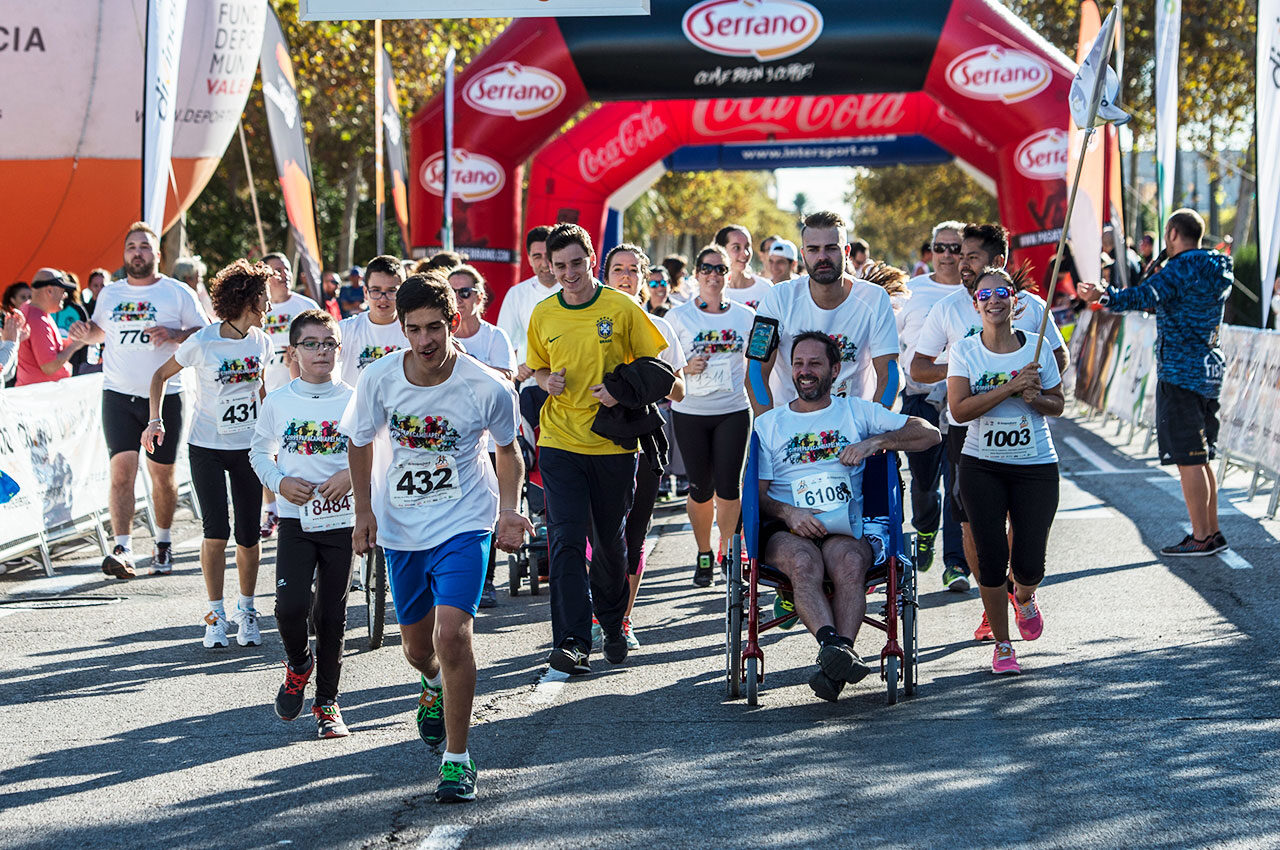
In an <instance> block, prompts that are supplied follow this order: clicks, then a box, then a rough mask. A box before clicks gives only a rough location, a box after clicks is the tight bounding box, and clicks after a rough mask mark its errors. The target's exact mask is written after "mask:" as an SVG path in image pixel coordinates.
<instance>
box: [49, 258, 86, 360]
mask: <svg viewBox="0 0 1280 850" xmlns="http://www.w3.org/2000/svg"><path fill="white" fill-rule="evenodd" d="M62 275H63V281H64V283H63V287H64V288H65V289H66V290H67V300H66V301H65V302H63V305H62V309H61V310H59V311H58V312H56V313H53V314H51V316H50V318H52V319H53V323H54V324H55V325H57V326H58V333H60V334H61V335H62V337H63V339H66V337H67V335H68V333H70V331H71V326H72V325H74V324H75V323H76V322H87V321H89V311H88V310H86V309H85V308H84V306H83V305H82V304H81V303H80V297H79V296H80V279H79V278H77V277H76V273H75V272H72V271H63V272H62ZM91 348H92V346H89V345H82V346H81V347H80V348H79V349H77V350H76V353H75V354H73V355H71V360H70V361H69V364H68V365H70V366H71V374H73V375H82V374H84V373H85V372H86V371H87V370H88V369H89V367H88V354H89V351H90V350H91ZM95 362H96V358H95Z"/></svg>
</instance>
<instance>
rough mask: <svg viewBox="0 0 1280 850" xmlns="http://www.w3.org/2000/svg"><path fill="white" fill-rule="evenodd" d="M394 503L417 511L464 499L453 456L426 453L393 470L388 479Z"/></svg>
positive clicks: (398, 506) (394, 467)
mask: <svg viewBox="0 0 1280 850" xmlns="http://www.w3.org/2000/svg"><path fill="white" fill-rule="evenodd" d="M387 486H388V487H389V488H390V490H391V504H392V506H393V507H397V508H417V507H422V506H424V505H435V504H438V503H440V502H453V501H456V500H458V499H461V498H462V490H460V489H459V488H458V462H457V461H456V460H454V457H453V455H447V454H431V453H427V452H423V453H422V454H419V455H417V456H415V457H412V458H409V459H408V460H403V461H401V462H400V463H397V464H396V465H395V466H393V467H391V472H390V474H388V476H387Z"/></svg>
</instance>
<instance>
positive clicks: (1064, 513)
mask: <svg viewBox="0 0 1280 850" xmlns="http://www.w3.org/2000/svg"><path fill="white" fill-rule="evenodd" d="M1119 515H1120V514H1119V512H1118V511H1117V510H1116V509H1115V508H1111V507H1107V506H1106V505H1081V506H1080V507H1078V508H1060V509H1059V510H1058V513H1057V515H1056V516H1054V518H1053V521H1054V522H1057V521H1058V520H1060V519H1089V520H1100V519H1115V518H1116V517H1117V516H1119Z"/></svg>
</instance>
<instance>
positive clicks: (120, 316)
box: [111, 301, 156, 322]
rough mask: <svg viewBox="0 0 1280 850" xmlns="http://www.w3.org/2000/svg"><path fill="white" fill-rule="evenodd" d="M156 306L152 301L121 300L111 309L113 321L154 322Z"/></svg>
mask: <svg viewBox="0 0 1280 850" xmlns="http://www.w3.org/2000/svg"><path fill="white" fill-rule="evenodd" d="M155 320H156V308H155V305H153V304H152V303H151V302H150V301H121V302H120V303H119V304H117V305H116V306H115V307H113V308H112V310H111V321H113V322H154V321H155Z"/></svg>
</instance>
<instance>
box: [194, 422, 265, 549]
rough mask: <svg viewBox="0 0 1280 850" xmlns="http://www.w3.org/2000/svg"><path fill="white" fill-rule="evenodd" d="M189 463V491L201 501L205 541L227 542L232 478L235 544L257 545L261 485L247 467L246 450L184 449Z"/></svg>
mask: <svg viewBox="0 0 1280 850" xmlns="http://www.w3.org/2000/svg"><path fill="white" fill-rule="evenodd" d="M187 457H188V459H189V460H190V461H191V487H192V489H194V490H195V491H196V498H197V499H199V500H200V514H201V522H202V523H203V524H204V539H205V540H228V539H230V537H231V520H230V518H229V517H228V516H227V485H226V482H225V479H224V478H223V474H224V473H226V474H228V475H230V476H231V506H232V507H233V508H234V509H235V514H236V544H237V545H239V546H243V547H245V548H246V549H251V548H253V547H254V546H257V545H258V536H259V535H258V522H259V521H260V518H259V516H258V514H260V513H261V512H262V482H260V481H259V480H258V476H257V473H255V472H254V471H253V467H252V466H250V465H249V450H248V449H206V448H205V447H203V446H190V445H189V446H187Z"/></svg>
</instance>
